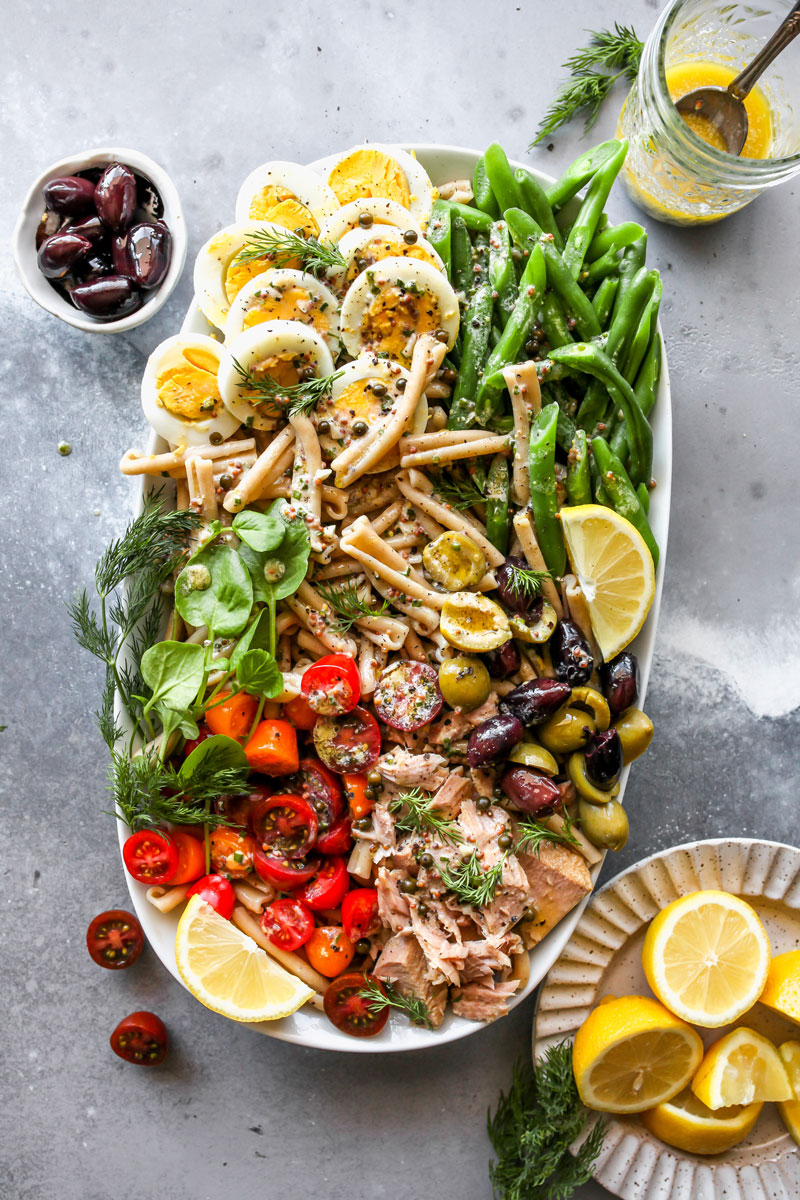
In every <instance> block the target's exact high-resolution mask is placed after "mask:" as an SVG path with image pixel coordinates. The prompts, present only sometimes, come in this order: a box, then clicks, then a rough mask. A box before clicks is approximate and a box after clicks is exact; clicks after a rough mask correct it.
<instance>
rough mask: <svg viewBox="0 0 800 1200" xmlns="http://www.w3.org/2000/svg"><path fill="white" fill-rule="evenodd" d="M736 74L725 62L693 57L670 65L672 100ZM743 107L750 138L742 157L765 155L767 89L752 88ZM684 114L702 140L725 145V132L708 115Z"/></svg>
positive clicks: (725, 82) (720, 146)
mask: <svg viewBox="0 0 800 1200" xmlns="http://www.w3.org/2000/svg"><path fill="white" fill-rule="evenodd" d="M735 75H736V72H735V71H734V70H733V69H732V68H731V67H726V66H724V65H723V64H722V63H715V62H704V61H701V60H699V59H696V60H695V59H692V60H691V61H690V62H684V63H677V64H676V65H675V66H672V67H668V68H667V72H666V79H667V89H668V91H669V94H670V96H671V97H672V99H673V100H679V99H680V98H681V96H686V95H688V94H689V92H693V91H695V90H696V89H697V88H703V87H716V88H726V87H727V86H728V84H729V83H730V82H731V80H732V79H733V78H734V77H735ZM744 107H745V111H746V112H747V123H748V128H747V140H746V141H745V144H744V147H743V149H742V153H741V156H740V157H741V158H766V157H767V156H768V154H769V147H770V143H771V141H772V122H771V120H770V111H769V104H768V103H767V99H766V97H765V95H764V93H763V92H762V91H761V90H760V89H759V88H757V87H756V88H753V90H752V91H751V92H750V94H749V95H748V96H747V97H746V98H745V101H744ZM681 116H682V117H683V119H684V121H685V122H686V124H687V125H688V126H689V128H690V129H691V130H692V132H693V133H695V134H697V136H698V137H699V138H700V139H701V140H702V141H704V142H708V144H709V146H713V147H714V149H715V150H724V149H725V142H724V141H723V139H722V134H721V133H720V131H719V130H718V129H717V127H716V125H713V124H712V122H711V121H709V120H708V119H707V118H706V117H702V116H700V114H699V113H681Z"/></svg>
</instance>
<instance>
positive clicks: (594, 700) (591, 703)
mask: <svg viewBox="0 0 800 1200" xmlns="http://www.w3.org/2000/svg"><path fill="white" fill-rule="evenodd" d="M569 702H570V706H571V707H572V708H587V709H588V710H589V712H590V713H591V714H592V716H593V717H594V724H595V728H596V729H597V732H598V733H604V732H605V730H606V729H608V727H609V725H610V724H611V709H610V708H609V707H608V701H607V700H606V698H605V696H604V695H603V694H602V693H601V692H598V691H597V690H596V689H595V688H590V687H574V688H573V689H572V695H571V696H570V698H569Z"/></svg>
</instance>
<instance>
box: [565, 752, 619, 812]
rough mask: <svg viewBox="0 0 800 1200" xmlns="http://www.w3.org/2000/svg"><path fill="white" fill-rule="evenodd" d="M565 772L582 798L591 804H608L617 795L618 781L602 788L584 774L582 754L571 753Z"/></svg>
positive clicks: (584, 764) (584, 767)
mask: <svg viewBox="0 0 800 1200" xmlns="http://www.w3.org/2000/svg"><path fill="white" fill-rule="evenodd" d="M567 774H568V775H569V777H570V779H571V780H572V782H573V783H574V784H575V787H576V788H577V789H578V794H579V795H580V796H583V798H584V800H589V801H590V802H591V803H592V804H608V802H609V800H613V799H614V797H615V796H618V795H619V781H617V782H616V783H615V784H614V786H613V787H610V788H608V789H607V790H604V789H603V788H599V787H597V785H596V784H594V783H592V781H591V779H590V778H589V776H588V775H587V774H586V759H585V758H584V756H583V755H582V754H577V753H576V754H571V755H570V757H569V762H568V763H567Z"/></svg>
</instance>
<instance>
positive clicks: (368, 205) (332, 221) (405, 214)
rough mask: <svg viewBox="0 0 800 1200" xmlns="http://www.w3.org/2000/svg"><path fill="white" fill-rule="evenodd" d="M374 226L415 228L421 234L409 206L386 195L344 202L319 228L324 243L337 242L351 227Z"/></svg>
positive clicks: (420, 229) (320, 237) (365, 227)
mask: <svg viewBox="0 0 800 1200" xmlns="http://www.w3.org/2000/svg"><path fill="white" fill-rule="evenodd" d="M372 225H394V226H395V227H396V228H397V229H413V230H414V232H415V233H418V234H419V236H420V237H422V226H421V225H420V224H419V222H418V221H417V219H416V217H412V215H411V213H410V212H409V211H408V209H407V208H403V206H402V204H398V203H397V201H396V200H387V199H386V197H385V196H369V197H364V198H363V199H361V200H351V201H350V203H349V204H343V205H342V207H341V208H337V210H336V212H335V213H334V214H333V215H332V216H330V217H328V218H327V219H326V220H325V221H324V222H323V224H322V225H321V226H320V230H319V240H320V241H321V242H338V241H339V240H340V239H341V238H343V237H344V235H345V234H346V233H349V232H350V230H351V229H369V228H370V226H372Z"/></svg>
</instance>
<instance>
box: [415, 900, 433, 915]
mask: <svg viewBox="0 0 800 1200" xmlns="http://www.w3.org/2000/svg"><path fill="white" fill-rule="evenodd" d="M429 911H430V909H429V908H428V906H427V904H426V903H425V901H424V900H420V901H418V902H417V912H418V913H419V915H420V916H421V917H427V915H428V913H429Z"/></svg>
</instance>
